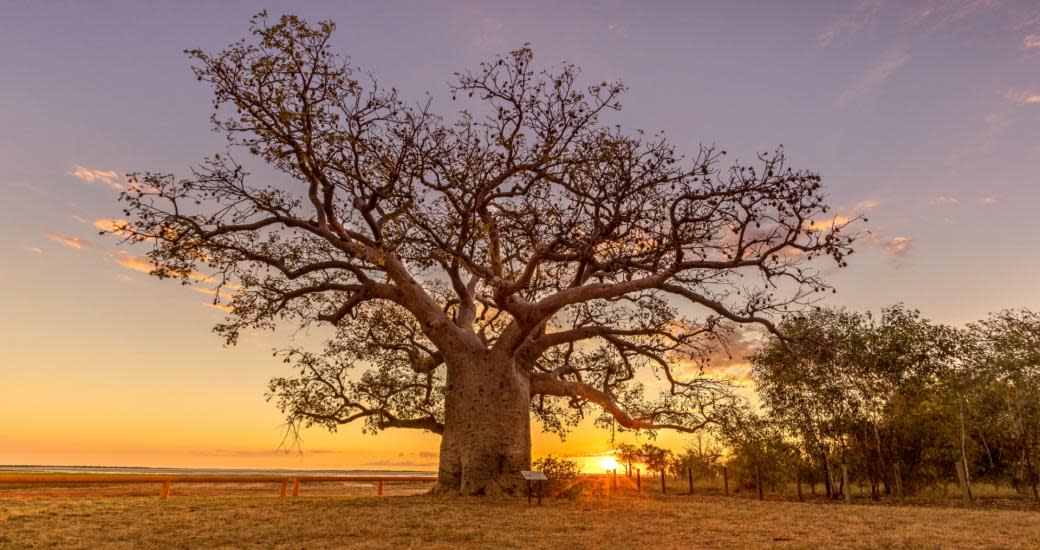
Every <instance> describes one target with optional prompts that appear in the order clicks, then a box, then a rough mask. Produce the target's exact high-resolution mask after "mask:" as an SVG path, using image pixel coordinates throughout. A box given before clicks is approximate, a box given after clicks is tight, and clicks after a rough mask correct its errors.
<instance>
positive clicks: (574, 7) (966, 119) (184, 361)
mask: <svg viewBox="0 0 1040 550" xmlns="http://www.w3.org/2000/svg"><path fill="white" fill-rule="evenodd" d="M781 4H782V5H781ZM266 5H267V9H268V10H269V12H270V13H271V14H272V16H277V15H279V14H281V13H285V12H286V10H292V12H293V13H296V14H298V15H301V16H303V17H306V18H308V19H310V20H312V21H313V20H318V19H332V20H334V21H336V23H337V24H338V31H337V34H336V36H335V42H336V48H337V49H338V51H340V52H342V53H345V54H349V55H350V56H351V59H352V61H353V62H354V63H355V64H357V65H360V66H361V67H363V68H365V69H367V70H370V71H372V72H374V73H375V74H376V75H378V77H379V79H380V81H381V83H382V84H383V85H385V86H394V87H396V88H397V89H398V90H400V91H401V93H402V95H403V96H405V97H415V98H418V97H420V95H421V94H422V93H424V92H427V91H428V92H430V93H431V94H432V96H433V97H434V105H435V110H439V111H440V112H442V113H444V114H450V113H451V112H452V109H453V106H452V104H451V102H450V101H448V100H449V99H450V94H448V93H447V91H446V90H447V86H446V82H447V81H448V80H449V79H450V78H451V75H452V73H454V72H456V71H459V70H462V69H466V68H471V67H474V66H475V65H476V64H477V63H479V62H480V61H482V60H486V59H488V58H490V57H492V56H493V55H495V54H496V53H502V52H505V51H508V50H510V49H514V48H516V47H518V46H520V45H522V44H524V43H525V42H529V43H531V45H532V47H533V48H534V50H535V60H536V62H537V63H541V64H545V65H556V64H558V63H560V62H562V61H568V62H573V63H576V64H578V65H580V66H582V67H583V69H584V72H583V75H584V77H585V78H587V79H588V80H589V81H599V80H603V79H607V80H610V79H621V80H623V81H624V82H625V83H626V84H627V85H628V86H629V88H630V90H629V92H628V93H627V94H626V96H625V97H624V98H623V103H624V110H623V111H622V112H621V113H619V114H617V115H611V118H610V119H609V122H610V123H615V122H616V123H619V124H621V125H622V126H624V127H626V128H629V129H635V128H645V129H648V130H663V131H665V132H666V134H667V135H668V136H669V137H670V139H671V140H672V141H673V142H675V143H676V144H678V145H679V146H680V147H683V148H686V149H688V150H689V151H691V152H693V151H695V150H696V148H697V146H698V144H699V143H717V144H719V145H721V146H723V147H724V148H726V149H727V150H729V151H730V152H731V154H730V156H731V157H735V158H737V159H743V160H747V159H750V158H753V157H754V155H755V153H756V152H759V151H765V150H771V149H773V148H775V147H776V146H777V145H779V144H783V145H784V147H785V149H786V152H787V154H788V158H789V159H790V160H791V162H792V163H793V164H794V165H796V166H798V167H803V168H809V169H813V170H816V171H819V172H820V173H821V174H822V175H823V178H824V183H825V185H826V186H827V189H828V190H829V192H830V197H831V204H833V205H834V206H835V207H836V208H837V210H838V213H839V214H842V215H853V214H855V213H865V214H866V216H867V217H868V218H869V223H867V224H865V225H866V226H869V229H870V232H871V234H870V236H869V237H868V238H866V239H864V241H863V242H862V243H861V244H860V246H859V247H858V250H857V253H856V254H854V255H853V256H852V257H851V258H850V267H849V268H848V269H846V270H844V271H842V272H839V273H834V274H833V275H831V276H830V279H829V280H830V281H831V282H832V283H833V284H834V285H835V286H836V287H837V289H838V293H837V294H836V295H834V296H832V297H829V298H828V300H829V302H830V303H832V304H836V305H846V306H849V307H851V308H855V309H861V310H862V309H871V310H875V311H876V310H878V309H880V307H882V306H884V305H888V304H893V303H896V302H900V301H901V302H904V303H906V304H907V305H908V306H910V307H914V308H918V309H920V310H922V312H923V313H924V314H925V316H926V317H929V318H931V319H933V320H936V321H940V322H946V323H951V324H958V325H959V324H963V323H965V322H968V321H971V320H974V319H978V318H980V317H983V316H984V315H986V314H987V313H988V312H990V311H996V310H999V309H1003V308H1009V307H1029V308H1033V309H1040V284H1038V282H1040V276H1038V273H1040V254H1037V253H1036V252H1037V241H1036V237H1037V235H1038V234H1040V215H1038V214H1037V211H1038V208H1040V4H1038V3H1037V2H1035V1H1022V2H1014V1H997V0H987V1H981V0H973V1H954V0H950V1H891V2H882V1H861V2H848V3H844V2H829V1H820V2H800V3H798V2H784V3H781V2H725V3H723V2H716V3H713V4H711V5H709V4H708V3H706V2H705V3H704V5H702V6H697V5H694V3H692V2H620V1H612V2H563V3H551V2H498V3H493V2H489V3H481V2H414V3H413V2H335V3H333V2H328V3H322V2H293V3H292V4H291V5H290V4H288V3H281V4H280V3H277V2H268V3H266ZM257 10H258V8H257V7H256V6H255V5H252V3H245V2H220V3H203V2H198V3H194V2H167V3H159V2H29V1H24V2H19V1H4V2H0V51H3V52H4V54H3V55H2V56H0V207H2V210H0V211H2V214H3V215H2V216H0V232H2V234H3V239H2V240H0V258H2V259H0V311H2V315H0V344H2V346H3V351H4V355H3V358H2V359H0V388H2V391H3V393H2V398H0V419H3V420H2V421H0V428H2V432H3V435H2V437H0V464H83V465H147V466H191V467H258V468H262V467H287V468H351V467H366V468H387V467H393V468H416V469H432V468H434V467H435V461H436V455H435V452H436V450H437V445H438V438H437V437H436V436H433V435H429V434H419V433H416V432H411V431H390V432H384V433H383V434H381V435H379V436H376V437H373V436H367V435H362V434H361V433H360V430H359V427H346V428H344V429H343V430H341V432H340V433H338V434H327V433H325V432H321V431H317V430H315V431H311V432H307V433H306V434H305V441H304V453H303V454H302V455H299V454H285V453H279V452H277V451H276V448H277V447H278V445H279V443H280V441H281V437H282V428H281V422H282V419H281V418H280V415H279V413H278V411H277V410H276V409H275V408H274V406H273V405H271V404H269V403H266V402H265V400H264V392H265V389H266V384H267V381H268V379H270V378H271V377H272V376H274V375H279V374H284V373H285V372H286V371H285V366H284V365H283V364H282V363H281V362H280V361H279V360H278V359H277V358H274V357H272V356H271V350H272V348H275V347H284V346H285V345H286V344H287V343H289V342H290V341H292V339H293V338H295V339H296V340H297V341H304V342H307V341H308V338H310V337H309V336H307V335H296V336H294V335H292V334H291V333H290V332H289V331H284V332H275V333H258V334H251V335H247V336H245V337H244V338H243V339H242V341H241V342H240V344H239V345H238V346H237V347H234V348H226V347H223V346H222V341H221V340H220V338H219V337H218V336H216V335H214V334H213V333H212V332H211V331H210V329H211V327H212V325H213V324H214V323H216V322H218V321H219V320H220V319H221V318H222V317H223V312H222V311H219V310H217V309H215V308H214V307H212V306H211V305H210V303H209V299H210V297H209V296H208V295H206V294H204V293H201V292H198V291H196V290H193V289H191V288H188V287H182V286H179V285H178V284H176V283H172V282H168V281H158V280H154V279H152V278H150V277H149V276H148V275H147V274H146V273H145V272H146V271H147V270H148V267H147V265H146V264H145V263H143V262H142V260H141V258H140V256H142V255H143V254H144V252H145V251H144V250H142V249H133V248H128V247H124V246H118V243H117V242H116V240H115V239H113V238H111V237H103V236H99V235H98V228H104V227H105V224H106V222H105V220H109V219H112V218H116V217H118V216H119V214H120V207H119V205H118V204H117V202H116V197H117V195H118V188H119V186H120V185H121V182H122V181H123V177H122V174H124V173H125V172H129V171H135V170H151V171H161V172H171V173H177V174H185V173H186V172H187V170H188V169H189V168H190V166H192V165H193V164H194V163H196V162H198V161H199V160H200V159H201V158H202V157H204V156H206V155H209V154H212V153H214V152H219V151H221V150H222V149H223V138H222V137H221V136H219V135H217V134H215V133H213V132H211V131H210V125H209V120H208V116H209V113H210V108H211V105H210V103H211V98H210V91H209V89H208V88H207V87H206V86H204V85H202V84H200V83H198V82H196V81H195V79H194V78H193V76H192V75H191V72H190V70H189V63H188V60H187V57H186V56H185V55H184V54H183V50H184V49H186V48H202V49H204V50H210V51H212V50H217V49H220V48H222V47H224V46H226V45H227V44H229V43H230V42H232V41H235V40H238V39H239V38H242V37H244V36H245V34H246V31H247V25H248V20H249V17H250V16H251V15H252V14H253V13H255V12H256V11H257ZM737 347H738V348H739V346H737ZM738 363H739V362H738ZM725 370H726V372H728V373H732V374H734V375H736V376H739V375H741V374H742V373H743V372H744V369H743V368H742V366H741V365H740V364H735V365H733V364H730V365H725ZM534 432H535V433H536V436H535V442H534V455H535V456H541V455H544V454H546V453H549V452H552V453H553V454H556V455H559V454H571V455H584V454H593V453H599V452H602V451H604V450H606V449H607V448H609V437H610V434H609V433H608V432H606V431H602V430H597V429H593V428H592V427H587V428H584V429H582V430H579V431H578V432H576V433H575V434H573V435H572V436H571V437H569V438H568V439H567V441H566V442H560V441H559V439H558V438H557V437H556V436H553V435H545V434H540V433H539V432H540V430H539V429H538V428H537V426H536V427H535V429H534ZM687 441H689V439H688V438H681V437H677V436H666V437H665V438H664V442H665V443H666V444H668V445H673V446H681V445H683V444H684V443H686V442H687Z"/></svg>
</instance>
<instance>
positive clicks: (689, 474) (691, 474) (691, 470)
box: [686, 467, 693, 495]
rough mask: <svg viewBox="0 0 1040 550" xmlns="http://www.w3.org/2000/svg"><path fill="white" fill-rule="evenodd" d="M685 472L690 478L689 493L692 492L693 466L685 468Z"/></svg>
mask: <svg viewBox="0 0 1040 550" xmlns="http://www.w3.org/2000/svg"><path fill="white" fill-rule="evenodd" d="M686 474H687V475H688V476H689V478H690V494H691V495H692V494H693V467H689V468H686Z"/></svg>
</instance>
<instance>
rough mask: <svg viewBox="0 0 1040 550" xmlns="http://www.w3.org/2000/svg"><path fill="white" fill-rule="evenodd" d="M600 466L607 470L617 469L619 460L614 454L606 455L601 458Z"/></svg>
mask: <svg viewBox="0 0 1040 550" xmlns="http://www.w3.org/2000/svg"><path fill="white" fill-rule="evenodd" d="M599 466H600V467H601V468H603V469H604V470H607V471H610V470H616V469H617V467H618V462H617V460H614V457H612V456H605V457H603V458H601V459H600V461H599Z"/></svg>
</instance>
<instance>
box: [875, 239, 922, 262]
mask: <svg viewBox="0 0 1040 550" xmlns="http://www.w3.org/2000/svg"><path fill="white" fill-rule="evenodd" d="M913 242H914V241H913V239H911V238H910V237H899V236H896V237H892V238H891V239H888V240H887V241H885V242H884V244H882V245H881V252H883V253H884V254H885V255H886V256H891V257H896V258H904V257H906V255H907V254H909V253H910V247H911V246H912V245H913Z"/></svg>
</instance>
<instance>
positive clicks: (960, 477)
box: [957, 460, 971, 506]
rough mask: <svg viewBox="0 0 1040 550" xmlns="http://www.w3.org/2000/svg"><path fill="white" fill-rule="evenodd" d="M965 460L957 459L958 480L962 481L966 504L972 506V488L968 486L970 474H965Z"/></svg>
mask: <svg viewBox="0 0 1040 550" xmlns="http://www.w3.org/2000/svg"><path fill="white" fill-rule="evenodd" d="M965 473H966V472H965V470H964V461H963V460H958V461H957V480H958V481H960V483H961V492H962V493H964V504H966V505H968V506H971V489H969V488H968V476H966V475H965Z"/></svg>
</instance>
